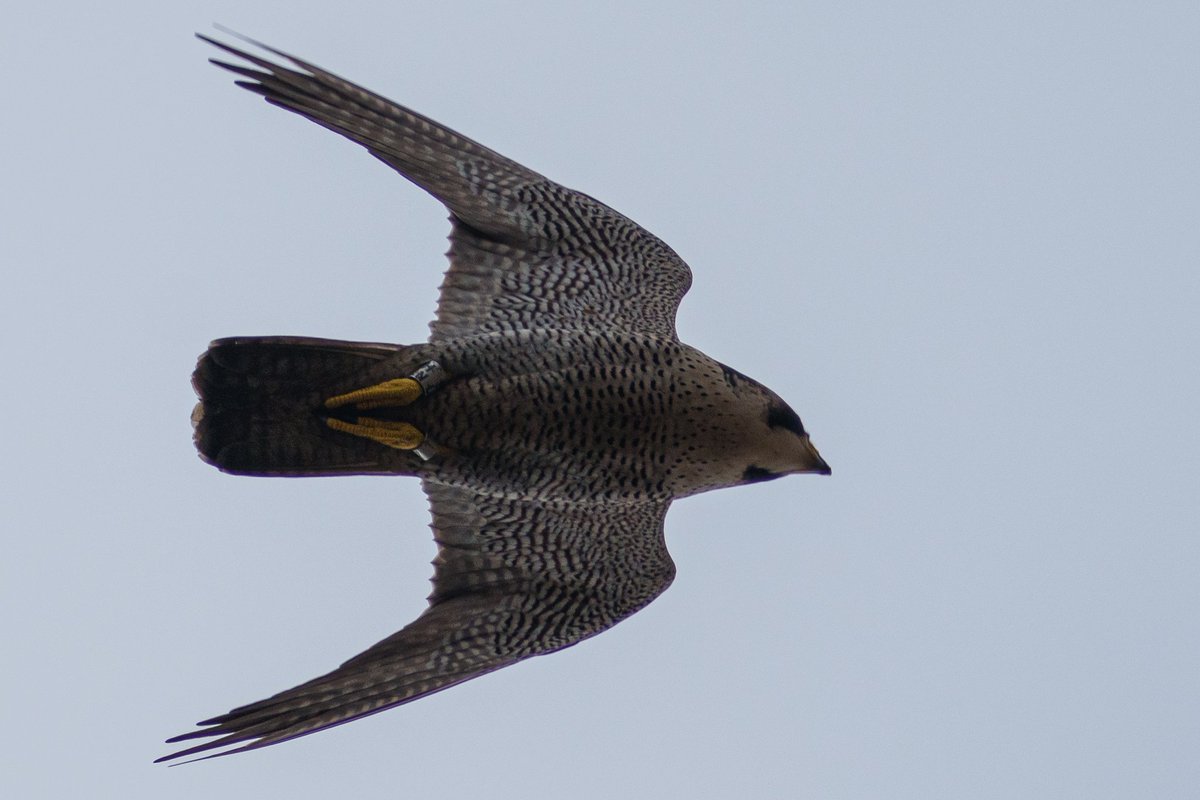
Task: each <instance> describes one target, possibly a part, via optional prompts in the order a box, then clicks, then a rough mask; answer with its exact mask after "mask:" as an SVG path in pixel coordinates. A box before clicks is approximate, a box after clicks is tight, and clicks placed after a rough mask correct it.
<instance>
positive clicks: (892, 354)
mask: <svg viewBox="0 0 1200 800" xmlns="http://www.w3.org/2000/svg"><path fill="white" fill-rule="evenodd" d="M214 21H217V22H221V23H223V24H225V25H228V26H230V27H232V28H234V29H236V30H239V31H242V32H244V33H246V34H248V35H251V36H254V37H257V38H260V39H262V40H263V41H266V42H267V43H269V44H272V45H275V46H278V47H280V48H282V49H284V50H289V51H291V52H294V53H296V54H297V55H300V56H302V57H305V58H307V59H310V60H312V61H314V62H315V63H317V64H320V65H322V66H324V67H327V68H329V69H331V70H333V71H334V72H337V73H339V74H341V75H343V76H345V77H347V78H350V79H351V80H354V81H356V82H358V83H361V84H363V85H365V86H367V87H370V88H372V89H374V90H376V91H378V92H380V93H382V94H384V95H386V96H388V97H391V98H393V99H395V100H397V101H400V102H402V103H405V104H407V105H409V106H411V107H413V108H415V109H417V110H419V111H421V112H423V113H425V114H428V115H430V116H432V117H434V118H435V119H438V120H440V121H443V122H445V123H446V124H448V125H450V126H452V127H454V128H456V129H458V130H460V131H461V132H463V133H464V134H466V135H468V136H470V137H472V138H475V139H478V140H479V141H481V142H483V143H485V144H487V145H489V146H491V147H493V148H495V149H497V150H499V151H500V152H502V153H504V154H505V155H508V156H510V157H512V158H515V159H516V160H518V161H521V162H523V163H525V164H527V165H528V166H530V167H532V168H534V169H536V170H538V171H540V172H543V173H544V174H546V175H548V176H550V177H552V178H554V179H556V180H558V181H560V182H562V183H564V184H566V185H568V186H571V187H573V188H577V189H580V190H583V191H586V192H587V193H589V194H592V195H594V196H596V197H598V198H600V199H601V200H603V201H605V202H607V203H608V204H610V205H612V206H614V207H615V208H617V209H619V210H620V211H622V212H624V213H626V214H628V215H629V216H631V217H632V218H633V219H635V220H637V221H638V222H640V223H641V224H642V225H644V226H645V227H647V228H648V229H650V230H651V231H653V232H654V233H656V234H658V235H659V236H661V237H662V238H663V239H664V240H666V241H667V242H668V243H669V244H671V245H672V246H673V247H674V248H675V249H676V250H677V251H678V252H679V253H680V254H681V255H682V256H683V257H684V258H685V259H687V261H688V262H689V263H690V265H691V267H692V269H693V272H694V274H695V284H694V287H693V289H692V291H691V293H690V294H689V295H688V297H687V298H686V299H685V301H684V303H683V306H682V310H681V313H680V318H679V329H680V333H681V336H682V337H683V338H684V340H685V341H687V342H689V343H690V344H693V345H695V346H697V347H699V348H700V349H702V350H704V351H706V352H708V353H709V354H710V355H712V356H714V357H716V358H719V359H721V360H723V361H725V362H727V363H729V364H731V365H733V366H735V367H736V368H738V369H739V370H741V371H743V372H746V373H748V374H750V375H752V376H754V377H756V378H758V379H759V380H761V381H763V382H764V383H766V384H768V385H769V386H771V387H772V388H774V389H775V390H777V391H778V392H779V393H780V394H781V395H782V396H784V397H785V398H787V399H788V401H789V402H790V403H791V404H792V405H793V406H794V407H795V408H796V409H797V410H798V411H799V412H800V415H801V416H802V417H803V419H804V422H805V424H806V425H807V427H808V428H809V429H810V430H811V431H812V433H813V437H814V441H815V442H816V444H817V445H818V446H819V447H820V449H821V452H822V453H823V454H824V455H825V456H826V457H827V459H828V460H829V462H830V463H831V464H832V466H833V476H832V477H831V478H828V479H822V478H818V477H802V478H791V479H786V480H782V481H777V482H773V483H769V484H763V485H759V486H752V487H747V488H743V489H737V490H730V491H725V492H719V493H713V494H710V495H706V496H701V497H697V498H692V499H689V500H685V501H681V502H679V503H677V504H676V505H675V506H674V508H673V509H672V511H671V513H670V514H669V516H668V518H667V536H668V543H669V545H670V548H671V552H672V555H673V556H674V558H675V560H676V563H677V565H678V569H679V577H678V578H677V580H676V583H675V585H674V586H673V587H672V589H671V590H670V591H669V592H667V593H666V594H665V595H664V596H663V597H662V598H661V599H659V600H658V601H656V602H655V603H654V604H653V605H651V606H650V607H649V608H647V609H646V610H645V611H643V612H642V613H640V614H638V615H636V616H635V617H633V618H631V619H630V620H629V621H627V622H625V623H623V624H622V625H620V626H618V627H617V628H615V629H613V630H612V631H610V632H608V633H606V634H604V635H602V636H600V637H597V638H595V639H592V640H590V641H587V642H585V643H583V644H581V645H579V646H578V647H575V648H572V649H570V650H567V651H565V652H562V653H560V654H557V655H554V656H551V657H549V658H540V659H534V660H532V661H529V662H526V663H524V664H522V665H519V666H517V667H515V668H511V669H508V670H504V671H501V672H499V673H495V674H493V675H490V676H487V677H484V678H482V679H480V680H477V681H474V682H471V683H468V684H465V685H462V686H459V687H457V688H454V689H452V690H450V691H447V692H444V693H442V694H439V695H436V696H434V697H431V698H427V699H425V700H421V701H419V702H417V703H414V704H412V705H409V706H406V707H403V708H401V709H397V710H393V711H389V712H386V713H384V714H381V715H377V716H374V717H371V718H369V719H367V720H363V721H360V722H356V723H354V724H352V725H349V726H345V727H342V728H338V729H335V730H332V731H328V732H325V733H322V734H318V735H315V736H310V737H306V738H303V739H300V740H297V741H294V742H291V743H288V744H284V745H282V746H279V747H272V748H269V749H267V750H263V751H259V752H256V753H251V754H246V755H240V756H235V757H232V758H228V759H220V760H216V761H210V762H207V763H204V764H193V765H189V766H184V767H179V768H174V769H167V768H164V767H162V766H153V765H151V763H150V762H151V760H152V759H153V758H155V757H157V756H159V755H162V754H164V753H166V752H168V749H167V747H166V746H164V745H162V744H161V741H162V739H163V738H165V737H167V736H169V735H172V734H176V733H181V732H183V731H186V730H189V729H190V726H191V725H192V723H194V722H195V721H196V720H199V719H203V718H205V717H209V716H212V715H214V714H217V713H220V712H223V711H225V710H227V709H229V708H231V707H232V706H234V705H238V704H241V703H245V702H249V701H253V700H258V699H261V698H262V697H265V696H267V695H269V694H271V693H273V692H275V691H279V690H282V689H285V688H288V687H290V686H292V685H294V684H295V683H298V682H300V681H302V680H306V679H308V678H311V677H314V676H316V675H318V674H320V673H323V672H325V671H327V670H328V669H331V668H333V667H335V666H336V665H337V664H338V663H340V662H341V661H342V660H344V659H345V658H348V657H349V656H351V655H353V654H355V653H357V652H359V651H360V650H362V649H364V648H365V647H366V646H368V645H370V644H372V643H374V642H375V641H377V640H378V639H380V638H382V637H384V636H385V635H387V634H389V633H390V632H392V631H393V630H395V629H397V628H398V627H399V626H400V625H401V624H403V623H405V622H407V621H408V620H409V619H411V618H412V617H414V616H415V615H416V614H417V613H418V612H419V611H420V609H421V608H422V607H423V605H424V600H423V598H424V596H425V594H426V593H427V591H428V583H427V578H428V577H429V574H430V567H429V565H428V562H429V559H430V558H432V556H433V553H434V548H433V544H432V541H431V539H430V536H429V532H428V529H427V527H426V526H427V524H428V516H427V511H426V506H425V502H424V499H423V497H422V496H421V494H420V491H419V488H418V485H417V483H416V482H415V481H412V480H389V479H382V478H357V479H321V480H305V481H287V480H263V479H249V478H233V477H228V476H224V475H221V474H220V473H218V472H216V471H215V470H213V469H211V468H209V467H206V466H205V465H204V464H202V463H201V462H200V461H199V460H198V459H197V458H196V456H195V454H194V452H193V449H192V445H191V441H190V427H189V424H188V415H189V413H190V411H191V408H192V405H193V402H194V398H193V394H192V391H191V388H190V385H189V375H190V372H191V369H192V366H193V364H194V362H195V358H196V356H197V355H198V354H199V353H200V352H201V351H202V350H203V349H204V347H205V345H206V343H207V342H208V341H209V340H210V339H213V338H216V337H219V336H228V335H240V334H307V335H315V336H328V337H337V338H347V339H365V340H383V341H401V342H412V341H418V340H420V339H423V338H424V337H425V336H426V334H427V328H426V323H427V321H428V320H429V318H430V317H431V315H432V313H433V308H434V303H435V300H436V290H437V286H438V283H439V282H440V277H441V273H442V271H443V270H444V268H445V261H444V259H443V257H442V255H441V254H442V252H444V250H445V247H446V243H445V239H444V237H445V235H446V233H447V230H448V228H447V225H446V222H445V219H444V218H445V212H444V210H443V209H442V208H441V206H440V205H439V204H438V203H436V202H435V201H433V200H432V199H430V198H428V197H427V196H425V195H424V194H423V193H422V192H420V191H419V190H418V189H416V188H414V187H412V186H411V185H409V184H407V183H406V182H405V181H403V180H402V179H400V178H398V177H397V176H395V175H394V174H393V173H391V172H390V171H389V170H388V169H387V168H385V167H384V166H383V165H381V164H379V163H378V162H376V161H375V160H374V159H372V158H370V157H369V156H367V155H366V154H365V153H364V152H363V151H361V150H360V149H358V148H357V147H355V146H353V145H351V144H349V143H347V142H345V141H342V140H340V139H339V138H338V137H336V136H334V135H333V134H331V133H329V132H328V131H325V130H323V129H321V128H319V127H317V126H315V125H312V124H311V123H307V122H305V121H304V120H301V119H299V118H297V117H295V116H293V115H290V114H287V113H285V112H282V111H280V110H278V109H273V108H271V107H269V106H267V105H266V104H265V103H263V102H261V101H260V100H259V99H257V98H256V97H254V96H252V95H250V94H249V93H246V92H244V91H241V90H239V89H236V88H235V87H234V86H233V85H232V83H231V80H230V78H229V77H228V76H226V75H224V74H221V73H220V72H219V71H217V70H216V69H214V68H212V67H210V66H207V65H206V64H205V59H206V58H207V57H208V56H209V55H211V52H210V49H209V48H208V47H206V46H204V45H202V44H201V43H199V42H197V41H196V40H194V39H192V38H191V35H192V33H193V32H194V31H197V30H199V31H204V32H210V33H211V32H212V28H211V27H210V25H211V23H212V22H214ZM1198 41H1200V6H1197V5H1196V4H1195V3H1193V2H1162V3H1113V2H1099V3H1059V2H1050V3H1045V2H1039V3H1025V2H1015V3H972V4H964V3H949V2H941V3H939V2H922V3H883V2H878V3H820V4H814V3H788V4H785V3H778V4H774V3H772V4H766V3H762V4H751V5H750V6H749V7H746V6H743V5H741V4H734V3H658V4H648V3H644V2H637V3H633V2H631V3H591V4H575V3H561V2H553V3H551V2H523V3H519V4H518V3H494V4H484V3H471V2H461V3H444V4H442V3H437V4H435V3H419V4H418V3H407V2H388V3H365V2H364V3H359V2H345V3H339V4H336V5H332V4H326V5H324V6H321V5H318V4H308V5H306V6H305V7H303V8H297V7H296V5H295V4H292V3H262V2H245V1H244V0H241V1H239V2H236V3H235V2H191V3H149V2H144V3H124V4H119V5H118V6H116V7H113V6H111V5H110V6H105V5H97V4H80V3H75V4H70V3H68V4H65V5H53V6H38V7H33V6H31V7H27V8H25V9H24V11H23V15H22V16H21V17H15V16H14V17H12V18H10V19H8V20H7V21H6V23H5V25H4V26H3V31H2V32H0V45H2V46H0V66H2V67H3V70H4V74H5V75H6V76H7V77H6V80H5V85H4V88H3V90H2V92H3V96H4V98H5V102H4V107H5V115H4V119H5V124H4V125H3V126H2V127H0V140H2V144H3V147H0V185H2V186H3V187H4V188H3V190H2V191H0V226H2V231H3V232H2V236H0V240H2V241H0V260H2V263H3V270H4V276H5V280H4V287H5V288H4V289H3V291H0V312H2V316H0V325H2V326H3V330H2V331H0V333H2V335H0V348H2V357H3V363H4V365H5V370H4V372H5V378H4V387H3V392H0V411H2V412H3V413H2V419H3V426H4V436H3V440H2V441H3V442H4V454H3V458H2V459H0V465H2V466H0V470H3V472H4V475H3V480H2V481H0V486H3V487H4V488H3V492H4V498H3V504H2V508H3V523H2V531H3V533H2V535H3V545H4V547H3V550H4V558H3V559H0V578H2V581H0V591H2V592H3V594H4V598H3V612H2V613H3V620H2V621H3V641H4V645H3V650H4V652H5V655H4V657H3V658H2V659H0V678H2V681H3V686H4V687H5V688H4V690H3V696H2V698H0V702H2V704H3V707H2V718H3V720H4V724H3V726H0V792H2V793H3V794H4V796H6V797H20V798H36V797H55V798H60V797H88V798H110V797H111V798H201V797H204V798H211V797H266V796H276V797H278V796H287V797H293V798H318V797H320V798H325V797H360V798H394V797H414V798H416V797H433V796H439V797H489V798H496V799H497V800H500V799H503V798H526V797H536V796H557V797H574V798H611V797H693V798H728V797H763V798H777V797H778V798H793V797H812V798H914V799H915V798H920V799H921V800H931V798H964V797H969V798H998V799H999V798H1005V799H1006V800H1010V799H1011V798H1055V799H1056V800H1063V799H1064V798H1088V800H1097V799H1098V798H1132V797H1172V798H1179V797H1191V796H1196V791H1197V789H1196V787H1197V786H1200V757H1198V755H1200V677H1198V676H1200V643H1198V635H1197V634H1198V629H1197V619H1198V616H1200V582H1198V581H1197V578H1196V572H1197V565H1198V564H1200V536H1198V533H1200V491H1198V490H1200V463H1198V461H1200V457H1198V455H1197V454H1198V453H1200V424H1198V423H1197V420H1196V414H1197V395H1198V394H1200V378H1198V375H1200V371H1198V369H1197V347H1198V345H1200V322H1198V321H1197V317H1198V308H1200V269H1198V268H1200V224H1198V223H1200V188H1198V187H1200V156H1198V154H1197V142H1198V137H1200V47H1197V42H1198Z"/></svg>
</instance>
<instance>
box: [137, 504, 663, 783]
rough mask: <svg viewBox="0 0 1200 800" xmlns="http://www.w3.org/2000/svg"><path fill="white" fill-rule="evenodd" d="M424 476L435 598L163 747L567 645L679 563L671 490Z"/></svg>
mask: <svg viewBox="0 0 1200 800" xmlns="http://www.w3.org/2000/svg"><path fill="white" fill-rule="evenodd" d="M424 487H425V492H426V494H427V495H428V496H429V503H430V508H431V510H432V512H433V526H432V527H433V530H434V538H435V539H436V540H437V543H438V555H437V557H436V558H435V559H434V566H435V573H434V579H433V594H431V595H430V598H429V603H430V605H429V608H428V609H427V610H426V611H425V612H424V613H423V614H422V615H421V616H420V617H418V618H417V619H416V620H415V621H414V622H412V623H411V624H409V625H408V626H407V627H405V628H404V629H402V630H401V631H399V632H398V633H395V634H393V635H392V636H389V637H388V638H387V639H384V640H383V641H381V642H379V643H378V644H376V645H375V646H373V647H371V648H370V649H368V650H366V651H365V652H363V653H360V654H359V655H357V656H355V657H354V658H352V659H350V660H349V661H347V662H346V663H345V664H343V665H342V666H340V667H338V668H337V669H336V670H334V671H333V672H330V673H329V674H328V675H324V676H322V677H320V678H316V679H315V680H311V681H308V682H307V683H303V684H301V685H299V686H297V687H295V688H293V689H288V690H287V691H285V692H280V693H279V694H277V695H275V696H274V697H270V698H268V699H266V700H262V701H260V702H257V703H251V704H250V705H247V706H242V707H241V708H235V709H234V710H233V711H230V712H229V713H228V714H223V715H221V716H218V717H214V718H212V719H209V720H205V721H204V722H201V723H199V724H200V725H201V726H205V727H204V728H203V729H202V730H196V731H192V732H191V733H185V734H183V735H182V736H176V737H174V738H172V739H168V740H167V741H169V742H180V741H184V740H188V739H196V738H207V737H217V738H215V739H213V740H211V741H208V742H204V743H203V744H199V745H196V746H194V747H189V748H187V749H184V750H180V751H178V752H175V753H172V754H170V755H168V756H164V757H163V758H160V759H158V760H159V761H166V760H169V759H174V758H180V757H182V756H189V755H194V754H197V753H202V752H206V751H211V750H215V749H217V748H221V747H225V746H229V745H239V744H240V745H241V746H240V747H236V748H235V749H232V750H227V751H225V752H222V753H213V754H211V755H210V756H209V757H212V756H215V755H228V754H230V753H237V752H241V751H243V750H252V749H255V748H259V747H265V746H267V745H270V744H276V743H277V742H282V741H286V740H288V739H294V738H296V737H297V736H303V735H305V734H308V733H314V732H316V731H319V730H322V729H324V728H329V727H332V726H334V725H340V724H342V723H345V722H350V721H351V720H354V719H358V718H359V717H364V716H367V715H368V714H374V713H377V712H379V711H383V710H385V709H388V708H391V707H393V706H398V705H401V704H403V703H407V702H409V701H411V700H416V699H417V698H419V697H424V696H425V695H427V694H431V693H433V692H436V691H439V690H441V689H445V688H447V687H450V686H453V685H454V684H457V683H461V682H463V681H465V680H469V679H471V678H475V677H478V676H479V675H483V674H485V673H487V672H491V671H493V670H497V669H500V668H501V667H506V666H508V665H509V664H513V663H516V662H517V661H520V660H521V659H524V658H529V657H530V656H535V655H541V654H544V653H550V652H553V651H555V650H559V649H562V648H564V647H567V646H569V645H572V644H575V643H576V642H579V641H581V640H583V639H586V638H588V637H589V636H594V635H595V634H597V633H600V632H601V631H603V630H605V629H606V628H609V627H611V626H612V625H614V624H616V623H617V622H619V621H620V620H622V619H624V618H625V617H627V616H629V615H630V614H632V613H634V612H635V611H637V610H638V609H640V608H642V607H643V606H645V605H646V604H647V603H649V602H650V601H651V600H653V599H654V598H655V597H657V596H658V595H659V594H660V593H662V592H663V591H664V590H665V589H666V588H667V586H669V585H670V583H671V580H672V579H673V578H674V576H675V566H674V564H673V563H672V562H671V557H670V556H669V555H668V554H667V549H666V545H665V543H664V541H663V517H664V516H665V515H666V512H667V505H668V504H667V503H665V502H656V503H649V502H647V503H642V504H632V505H621V506H615V505H587V506H578V505H572V506H565V507H548V506H545V505H541V504H539V503H536V502H531V501H528V500H504V499H497V498H493V497H487V496H484V495H480V494H476V493H474V492H472V491H470V490H467V489H460V488H451V487H447V486H442V485H439V484H436V483H432V482H430V481H426V482H425V484H424ZM243 742H248V744H242V743H243Z"/></svg>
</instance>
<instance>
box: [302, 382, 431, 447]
mask: <svg viewBox="0 0 1200 800" xmlns="http://www.w3.org/2000/svg"><path fill="white" fill-rule="evenodd" d="M422 391H424V390H423V389H422V388H421V384H420V383H418V382H417V381H416V380H415V379H414V378H394V379H392V380H390V381H384V382H383V383H377V384H375V385H374V386H368V387H367V388H365V389H355V390H354V391H353V392H346V393H345V394H339V395H336V396H334V397H331V398H329V399H328V400H326V401H325V407H326V408H341V407H342V406H349V405H355V406H358V407H359V408H360V409H363V410H366V409H368V408H388V407H394V406H406V405H409V404H410V403H412V402H413V401H414V400H416V399H417V398H418V397H420V396H421V392H422ZM332 423H333V420H330V424H331V425H332ZM409 427H410V428H411V427H412V426H411V425H410V426H409ZM413 430H416V428H413ZM415 446H416V445H414V447H415ZM403 449H405V450H410V449H412V448H403Z"/></svg>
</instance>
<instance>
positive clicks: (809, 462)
mask: <svg viewBox="0 0 1200 800" xmlns="http://www.w3.org/2000/svg"><path fill="white" fill-rule="evenodd" d="M804 456H805V463H804V467H803V468H802V469H801V470H800V472H815V473H816V474H818V475H829V474H832V472H833V470H831V469H830V468H829V465H828V464H826V463H825V459H823V458H821V454H820V453H818V452H817V448H816V447H814V446H813V443H812V439H810V438H808V437H807V436H805V437H804Z"/></svg>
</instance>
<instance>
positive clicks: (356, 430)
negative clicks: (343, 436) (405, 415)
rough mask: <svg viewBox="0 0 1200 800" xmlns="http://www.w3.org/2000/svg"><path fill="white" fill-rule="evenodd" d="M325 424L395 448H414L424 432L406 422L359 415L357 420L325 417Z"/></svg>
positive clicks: (419, 443)
mask: <svg viewBox="0 0 1200 800" xmlns="http://www.w3.org/2000/svg"><path fill="white" fill-rule="evenodd" d="M325 424H326V425H328V426H329V427H330V428H333V429H334V430H335V431H341V432H342V433H349V434H351V435H352V436H361V437H363V438H364V439H370V440H372V441H375V442H379V443H380V444H382V445H386V446H388V447H392V448H395V449H396V450H416V449H417V448H418V447H420V446H421V443H422V442H424V441H425V434H423V433H421V431H420V430H418V429H417V427H416V426H415V425H410V424H408V423H407V422H393V421H391V420H385V419H372V418H371V417H359V418H358V421H357V422H343V421H342V420H340V419H335V418H333V417H327V418H326V419H325Z"/></svg>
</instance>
